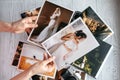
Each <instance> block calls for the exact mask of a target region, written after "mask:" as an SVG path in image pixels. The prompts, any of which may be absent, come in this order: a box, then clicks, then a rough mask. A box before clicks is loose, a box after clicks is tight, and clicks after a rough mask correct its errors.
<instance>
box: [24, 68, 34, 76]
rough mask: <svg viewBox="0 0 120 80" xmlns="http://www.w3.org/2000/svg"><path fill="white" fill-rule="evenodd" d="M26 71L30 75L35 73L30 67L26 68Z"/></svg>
mask: <svg viewBox="0 0 120 80" xmlns="http://www.w3.org/2000/svg"><path fill="white" fill-rule="evenodd" d="M26 71H27V72H28V76H30V77H31V76H33V75H35V74H34V72H33V70H32V69H31V68H29V69H27V70H26Z"/></svg>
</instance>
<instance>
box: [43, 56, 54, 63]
mask: <svg viewBox="0 0 120 80" xmlns="http://www.w3.org/2000/svg"><path fill="white" fill-rule="evenodd" d="M54 60H55V57H54V56H53V57H50V58H49V59H47V60H45V61H44V63H45V64H49V63H50V62H52V61H54Z"/></svg>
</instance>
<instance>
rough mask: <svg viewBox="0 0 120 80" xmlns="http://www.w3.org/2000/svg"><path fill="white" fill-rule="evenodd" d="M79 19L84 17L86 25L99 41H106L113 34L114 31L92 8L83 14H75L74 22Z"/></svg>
mask: <svg viewBox="0 0 120 80" xmlns="http://www.w3.org/2000/svg"><path fill="white" fill-rule="evenodd" d="M77 17H82V19H83V21H84V22H85V23H86V25H87V26H88V28H89V29H90V30H91V32H92V33H93V35H94V36H95V37H96V38H98V39H101V40H105V39H107V38H108V37H109V36H111V35H112V34H113V31H112V29H111V28H110V27H109V26H108V25H107V24H105V22H104V21H103V20H102V19H101V17H99V15H98V14H97V13H96V12H95V11H94V10H93V9H92V8H91V7H88V8H87V9H86V10H84V11H83V12H82V13H81V14H80V12H77V13H75V14H74V16H73V18H72V21H73V20H75V19H76V18H77Z"/></svg>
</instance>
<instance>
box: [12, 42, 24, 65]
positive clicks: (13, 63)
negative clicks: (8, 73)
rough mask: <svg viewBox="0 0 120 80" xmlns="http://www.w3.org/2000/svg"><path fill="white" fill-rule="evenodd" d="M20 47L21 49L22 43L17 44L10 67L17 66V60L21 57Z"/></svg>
mask: <svg viewBox="0 0 120 80" xmlns="http://www.w3.org/2000/svg"><path fill="white" fill-rule="evenodd" d="M22 47H23V42H19V44H18V46H17V49H16V52H15V55H14V57H13V61H12V65H13V66H16V67H17V66H18V63H19V60H20V56H21V51H22Z"/></svg>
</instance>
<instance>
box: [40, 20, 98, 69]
mask: <svg viewBox="0 0 120 80" xmlns="http://www.w3.org/2000/svg"><path fill="white" fill-rule="evenodd" d="M42 45H43V47H44V48H45V49H46V50H47V51H48V53H49V54H50V55H53V56H56V60H55V62H56V64H57V66H58V70H60V69H62V68H63V67H64V66H65V64H67V63H68V64H70V63H72V62H73V61H75V60H76V59H78V58H80V57H82V56H83V55H84V54H86V53H88V52H89V51H91V50H93V49H94V48H96V47H98V46H99V43H98V42H97V40H96V39H95V38H94V36H93V35H92V33H91V32H90V30H89V29H88V27H87V26H86V25H85V24H84V23H83V21H82V19H81V18H78V19H77V20H75V21H74V22H72V23H71V24H69V25H68V26H66V27H65V28H64V29H62V30H61V31H59V32H58V33H56V34H55V35H53V36H52V37H50V38H49V39H47V40H46V41H44V42H43V43H42Z"/></svg>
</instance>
